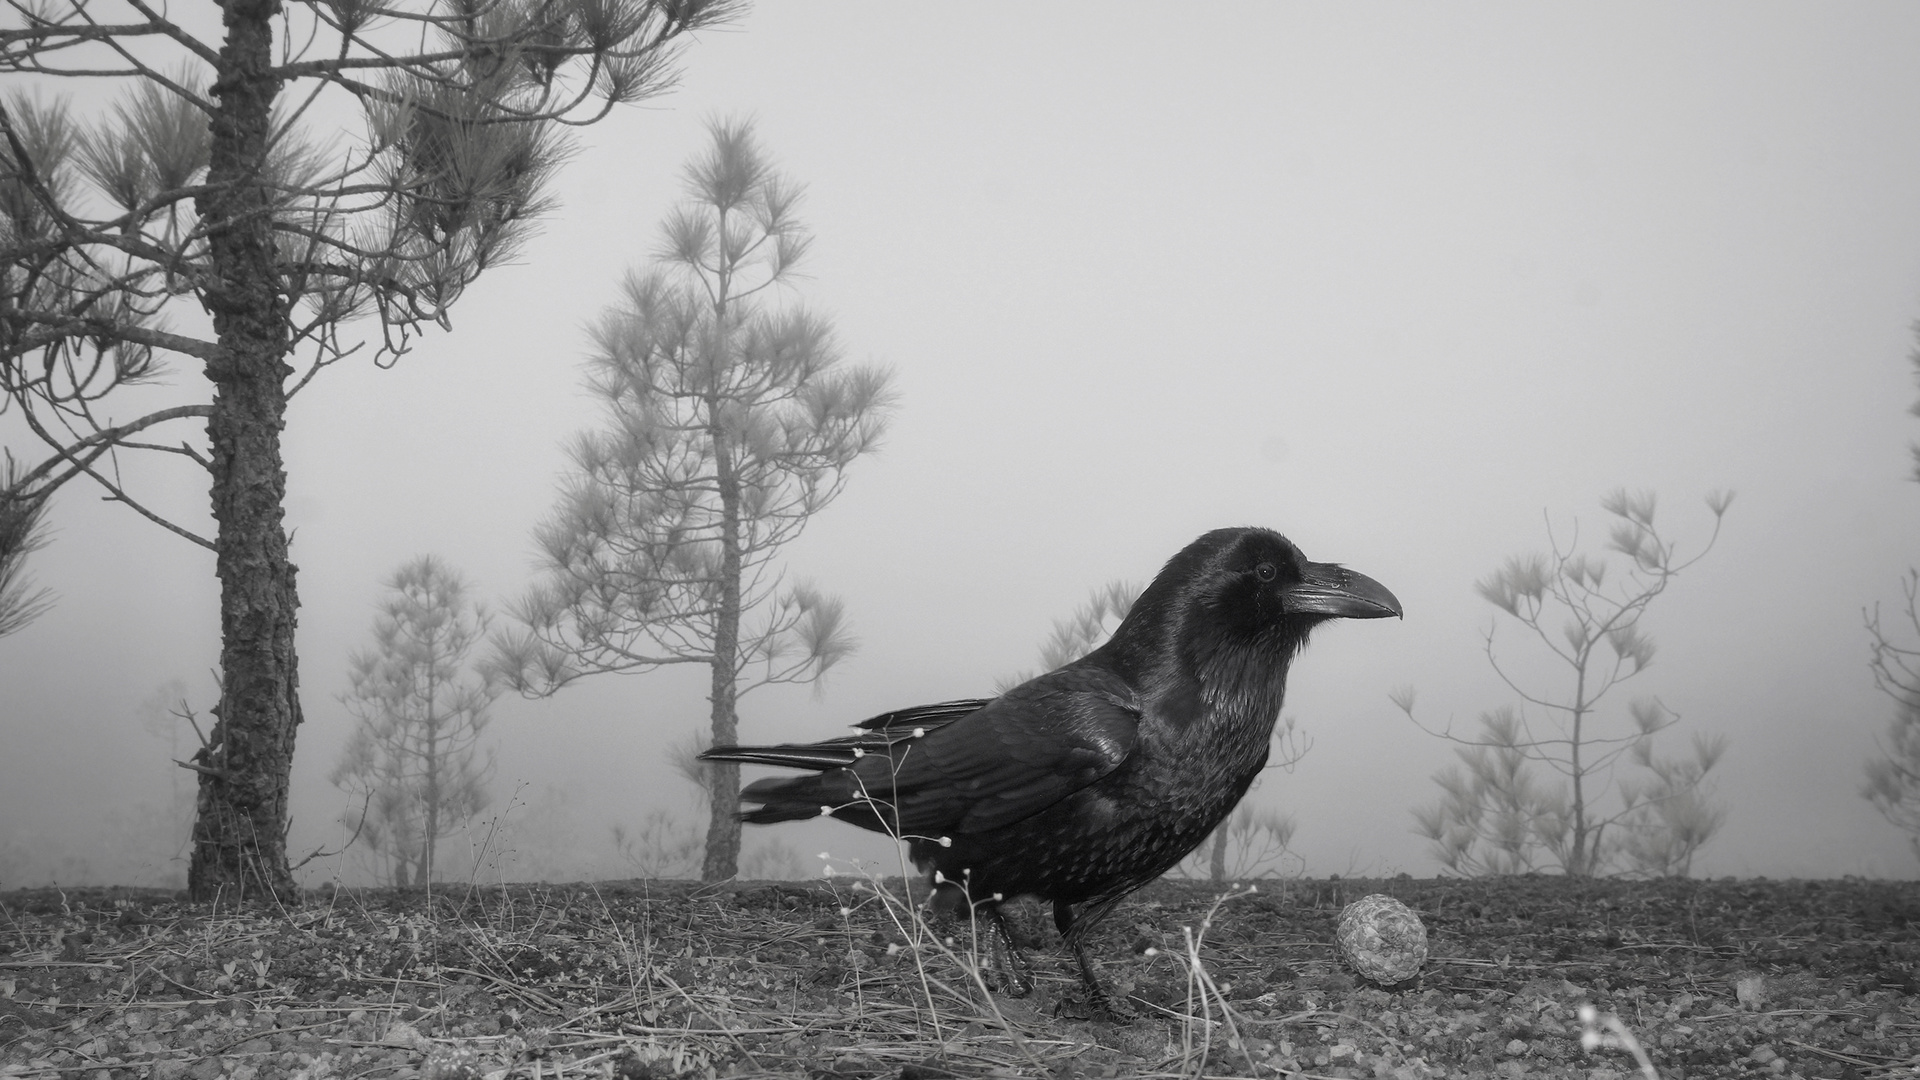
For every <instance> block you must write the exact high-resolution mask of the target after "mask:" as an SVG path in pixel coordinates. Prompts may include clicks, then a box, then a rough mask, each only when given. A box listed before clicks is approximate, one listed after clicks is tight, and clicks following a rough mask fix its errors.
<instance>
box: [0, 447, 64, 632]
mask: <svg viewBox="0 0 1920 1080" xmlns="http://www.w3.org/2000/svg"><path fill="white" fill-rule="evenodd" d="M4 470H5V471H4V472H0V480H4V481H5V485H6V489H7V490H11V489H12V488H13V486H14V484H16V483H17V482H18V481H19V476H20V473H19V469H18V467H17V466H16V465H15V464H14V460H13V455H12V454H8V455H7V456H6V464H5V466H4ZM46 509H47V496H46V494H44V493H43V494H37V495H33V496H29V497H22V498H15V499H0V637H6V636H7V635H8V634H12V633H16V632H18V631H20V630H22V629H24V628H25V627H26V625H27V624H28V623H30V622H32V621H33V620H35V619H37V618H39V617H40V616H41V615H42V614H44V613H45V612H46V610H47V608H48V607H50V606H52V604H53V594H52V593H51V592H49V591H47V590H46V589H35V588H34V587H33V582H32V581H31V580H30V579H29V578H28V577H27V570H26V567H27V556H29V555H31V554H33V553H34V552H36V551H38V550H40V549H41V548H43V547H45V546H46V544H47V529H46V524H47V523H46Z"/></svg>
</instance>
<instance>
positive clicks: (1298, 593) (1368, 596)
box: [1280, 563, 1405, 619]
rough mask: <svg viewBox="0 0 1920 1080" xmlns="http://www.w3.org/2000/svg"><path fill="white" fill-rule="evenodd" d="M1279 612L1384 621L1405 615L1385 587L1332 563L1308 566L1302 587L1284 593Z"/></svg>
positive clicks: (1296, 586)
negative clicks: (1394, 616) (1390, 616)
mask: <svg viewBox="0 0 1920 1080" xmlns="http://www.w3.org/2000/svg"><path fill="white" fill-rule="evenodd" d="M1280 610H1281V611H1284V612H1286V613H1287V614H1289V615H1325V616H1327V617H1329V618H1335V619H1384V618H1386V617H1387V616H1389V615H1403V614H1405V613H1404V612H1402V611H1401V610H1400V601H1399V599H1398V598H1397V597H1395V596H1394V595H1393V594H1392V593H1390V592H1388V591H1387V587H1386V586H1385V585H1382V584H1380V583H1379V582H1377V581H1375V580H1373V579H1372V578H1370V577H1368V576H1367V575H1365V574H1362V573H1359V572H1358V571H1354V570H1349V569H1347V568H1346V567H1344V566H1335V565H1334V564H1332V563H1308V564H1307V566H1306V577H1305V578H1303V579H1302V580H1301V582H1300V584H1298V585H1295V586H1293V587H1291V588H1289V589H1288V590H1287V591H1286V592H1285V593H1282V594H1281V598H1280Z"/></svg>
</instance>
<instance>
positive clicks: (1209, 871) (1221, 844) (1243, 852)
mask: <svg viewBox="0 0 1920 1080" xmlns="http://www.w3.org/2000/svg"><path fill="white" fill-rule="evenodd" d="M1288 723H1289V724H1291V721H1288ZM1296 831H1298V826H1297V824H1296V823H1295V821H1294V820H1293V815H1291V814H1283V813H1281V812H1280V811H1278V810H1256V809H1254V808H1253V807H1252V806H1249V805H1247V804H1246V803H1245V802H1242V803H1241V804H1240V808H1239V809H1237V810H1235V811H1234V812H1233V813H1232V814H1230V815H1228V817H1227V820H1225V821H1223V822H1221V823H1220V827H1219V828H1218V829H1215V830H1214V831H1213V837H1212V840H1211V842H1210V843H1207V844H1202V845H1201V846H1200V850H1198V851H1196V852H1194V853H1193V854H1192V855H1191V856H1189V857H1188V858H1187V859H1186V861H1184V862H1182V863H1181V864H1180V866H1179V868H1178V872H1179V873H1180V875H1181V876H1183V877H1200V876H1202V873H1203V872H1204V874H1205V877H1206V879H1207V880H1208V881H1242V880H1245V879H1247V878H1261V877H1276V876H1278V875H1279V873H1280V872H1281V868H1282V867H1283V866H1284V865H1286V864H1287V862H1288V861H1289V859H1288V856H1289V855H1290V854H1291V852H1292V848H1293V834H1294V833H1295V832H1296ZM1292 862H1293V863H1294V864H1295V865H1296V866H1297V865H1298V863H1299V858H1298V856H1294V857H1293V859H1292Z"/></svg>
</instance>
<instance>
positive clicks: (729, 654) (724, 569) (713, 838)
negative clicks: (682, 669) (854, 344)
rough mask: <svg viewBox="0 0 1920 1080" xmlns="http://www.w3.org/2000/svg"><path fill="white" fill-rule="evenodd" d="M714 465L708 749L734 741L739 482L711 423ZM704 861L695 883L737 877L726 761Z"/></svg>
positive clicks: (735, 777) (716, 767)
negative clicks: (714, 613) (715, 568)
mask: <svg viewBox="0 0 1920 1080" xmlns="http://www.w3.org/2000/svg"><path fill="white" fill-rule="evenodd" d="M713 428H714V435H713V439H714V444H715V445H714V461H715V463H716V465H717V469H716V470H715V471H716V473H717V475H718V478H719V487H720V519H721V532H722V535H721V541H720V546H721V554H720V611H719V615H718V618H716V619H715V620H714V630H713V689H712V693H711V695H710V697H711V700H712V701H713V745H715V746H734V745H737V744H738V743H739V742H740V738H739V729H740V721H739V716H738V714H737V713H736V712H735V711H734V710H735V707H736V705H737V699H738V694H739V684H738V682H737V681H736V680H737V678H738V676H739V672H738V670H737V667H738V665H739V662H740V661H739V653H740V481H739V479H738V477H737V476H736V475H735V474H734V468H733V461H732V459H731V456H730V453H729V448H728V447H727V444H726V438H725V434H724V432H723V431H722V429H721V427H720V420H719V417H718V413H717V410H716V413H715V417H714V420H713ZM711 769H712V772H711V773H710V774H709V775H710V776H711V777H712V782H713V789H712V791H711V792H710V797H709V798H708V800H707V801H708V803H709V807H710V810H711V816H710V817H709V818H708V820H707V854H706V861H705V862H704V863H703V864H702V866H701V868H700V880H702V881H725V880H727V879H728V878H731V877H733V876H734V875H735V874H738V873H739V872H740V766H739V765H738V764H736V763H734V762H731V761H720V762H714V763H713V765H712V766H711Z"/></svg>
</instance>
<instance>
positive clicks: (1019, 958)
mask: <svg viewBox="0 0 1920 1080" xmlns="http://www.w3.org/2000/svg"><path fill="white" fill-rule="evenodd" d="M979 910H980V913H981V914H982V915H984V916H985V917H986V920H987V932H988V946H987V948H988V950H989V951H990V952H991V953H992V955H993V966H994V967H995V969H997V970H998V971H999V972H1000V978H1001V979H1002V980H1003V981H1004V982H1005V983H1006V991H1007V996H1008V997H1017V998H1023V997H1026V996H1027V995H1028V994H1031V993H1033V967H1032V965H1030V964H1028V963H1027V958H1026V957H1025V956H1024V955H1022V954H1021V952H1020V946H1018V945H1016V944H1014V941H1013V930H1012V928H1010V927H1008V926H1007V919H1006V916H1004V915H1002V914H1000V905H999V904H993V903H988V904H982V905H980V909H979Z"/></svg>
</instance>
